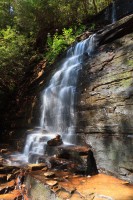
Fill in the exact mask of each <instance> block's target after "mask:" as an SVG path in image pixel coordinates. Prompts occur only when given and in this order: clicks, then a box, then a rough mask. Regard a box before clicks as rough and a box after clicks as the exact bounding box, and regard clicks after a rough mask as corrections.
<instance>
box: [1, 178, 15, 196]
mask: <svg viewBox="0 0 133 200" xmlns="http://www.w3.org/2000/svg"><path fill="white" fill-rule="evenodd" d="M14 188H15V181H14V180H12V181H10V182H7V183H4V184H0V194H5V193H8V192H10V191H12V190H14Z"/></svg>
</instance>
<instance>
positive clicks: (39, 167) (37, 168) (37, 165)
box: [28, 163, 46, 171]
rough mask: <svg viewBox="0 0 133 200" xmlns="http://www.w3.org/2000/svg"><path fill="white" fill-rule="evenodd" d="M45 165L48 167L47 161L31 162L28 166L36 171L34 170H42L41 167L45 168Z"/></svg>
mask: <svg viewBox="0 0 133 200" xmlns="http://www.w3.org/2000/svg"><path fill="white" fill-rule="evenodd" d="M44 167H46V164H45V163H39V164H29V165H28V168H29V169H30V170H31V171H34V170H41V169H43V168H44Z"/></svg>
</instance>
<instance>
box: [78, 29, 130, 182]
mask: <svg viewBox="0 0 133 200" xmlns="http://www.w3.org/2000/svg"><path fill="white" fill-rule="evenodd" d="M78 91H81V93H80V94H79V102H78V113H77V115H78V121H77V122H78V123H77V124H78V125H77V132H78V133H80V134H84V137H85V140H86V142H87V143H88V144H90V145H91V146H92V148H93V149H94V153H95V158H96V162H97V165H98V168H99V169H101V170H103V171H108V172H110V173H112V174H115V175H117V176H119V177H122V178H125V179H127V180H130V181H132V182H133V165H132V163H133V148H132V147H133V34H132V33H131V34H128V35H126V36H124V37H122V38H121V39H117V40H114V42H112V43H108V44H106V45H102V46H100V47H99V49H98V51H97V53H96V55H94V56H93V59H91V60H89V61H88V64H87V63H86V65H85V66H84V70H83V74H82V76H81V80H80V85H79V89H78Z"/></svg>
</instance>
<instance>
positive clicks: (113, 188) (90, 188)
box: [0, 146, 133, 200]
mask: <svg viewBox="0 0 133 200" xmlns="http://www.w3.org/2000/svg"><path fill="white" fill-rule="evenodd" d="M60 148H61V147H60ZM72 149H74V150H72ZM69 150H70V152H72V151H73V152H74V151H75V152H76V153H77V152H78V153H79V155H80V156H81V157H83V156H84V157H85V156H86V153H87V152H89V151H90V150H89V149H87V148H85V147H76V148H72V147H71V148H70V149H68V152H69ZM64 151H65V150H64ZM11 153H15V152H11V149H9V148H8V147H7V146H6V148H1V149H0V200H104V199H105V200H133V185H131V184H130V183H129V182H127V181H123V180H120V179H117V178H115V177H112V176H109V175H106V174H103V173H99V174H98V173H95V175H85V174H82V173H78V172H77V173H76V170H77V166H76V164H75V165H74V162H73V163H72V162H70V161H69V162H68V158H64V159H63V158H62V159H61V158H60V162H59V158H57V157H55V156H54V162H53V161H51V163H54V165H53V166H51V167H50V166H48V165H47V164H46V163H44V162H43V163H38V164H22V163H21V160H19V158H17V159H18V160H17V159H16V160H15V159H14V162H16V165H17V166H15V165H14V166H9V160H8V158H10V155H11ZM62 155H63V154H62ZM69 155H70V154H69ZM67 156H68V154H67ZM12 161H13V160H12ZM66 161H67V162H66ZM19 162H20V163H21V166H20V165H19V166H18V163H19ZM59 163H60V164H59ZM68 163H69V164H68ZM75 163H76V162H75ZM60 166H62V169H61V168H60ZM53 167H54V169H53ZM83 171H84V170H83Z"/></svg>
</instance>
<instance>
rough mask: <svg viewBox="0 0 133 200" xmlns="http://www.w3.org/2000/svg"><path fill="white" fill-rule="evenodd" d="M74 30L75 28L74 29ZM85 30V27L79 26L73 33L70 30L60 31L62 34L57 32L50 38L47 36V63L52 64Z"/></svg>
mask: <svg viewBox="0 0 133 200" xmlns="http://www.w3.org/2000/svg"><path fill="white" fill-rule="evenodd" d="M74 29H75V30H76V27H74ZM83 30H85V26H83V25H82V26H81V27H80V28H78V29H77V30H76V31H75V32H74V31H73V29H72V28H69V29H66V28H64V29H63V30H62V34H61V35H59V34H58V33H57V32H56V33H55V34H54V36H53V37H51V36H50V35H49V34H48V38H47V53H46V59H47V60H48V62H49V63H53V62H54V60H55V58H56V57H57V56H58V55H59V54H60V53H61V52H63V51H65V50H66V49H67V47H68V46H70V45H71V44H72V43H73V42H74V41H75V39H76V36H78V35H79V34H81V33H82V32H83Z"/></svg>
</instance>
